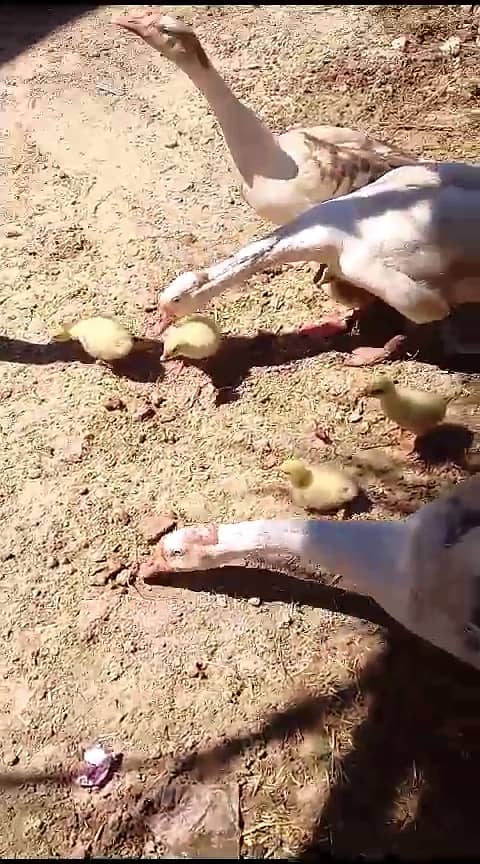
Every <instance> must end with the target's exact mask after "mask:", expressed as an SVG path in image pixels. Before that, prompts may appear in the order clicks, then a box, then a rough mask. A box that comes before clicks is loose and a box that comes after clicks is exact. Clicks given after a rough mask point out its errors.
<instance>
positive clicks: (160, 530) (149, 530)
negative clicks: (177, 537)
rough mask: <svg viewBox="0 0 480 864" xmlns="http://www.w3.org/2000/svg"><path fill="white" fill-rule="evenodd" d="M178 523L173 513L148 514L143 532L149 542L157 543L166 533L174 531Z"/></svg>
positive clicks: (143, 525) (143, 524) (144, 521)
mask: <svg viewBox="0 0 480 864" xmlns="http://www.w3.org/2000/svg"><path fill="white" fill-rule="evenodd" d="M176 524H177V520H176V517H175V516H174V515H173V513H165V515H163V516H148V517H147V518H146V519H144V520H143V523H142V534H143V536H144V537H145V540H146V541H147V543H156V542H157V541H158V540H160V538H161V537H163V536H164V534H167V533H168V532H169V531H172V530H173V529H174V528H175V525H176Z"/></svg>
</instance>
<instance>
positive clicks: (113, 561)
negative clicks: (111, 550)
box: [105, 555, 125, 579]
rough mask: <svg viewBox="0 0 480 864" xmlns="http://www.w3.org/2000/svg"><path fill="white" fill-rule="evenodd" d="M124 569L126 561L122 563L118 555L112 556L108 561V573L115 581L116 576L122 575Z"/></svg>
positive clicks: (106, 567)
mask: <svg viewBox="0 0 480 864" xmlns="http://www.w3.org/2000/svg"><path fill="white" fill-rule="evenodd" d="M124 569H125V561H122V559H121V558H119V557H118V555H112V556H111V557H110V558H109V559H108V560H107V563H106V566H105V570H106V572H107V573H108V576H109V578H110V579H113V578H114V577H115V576H117V574H118V573H120V572H121V571H122V570H124Z"/></svg>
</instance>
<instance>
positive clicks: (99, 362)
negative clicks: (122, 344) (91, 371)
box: [95, 357, 115, 375]
mask: <svg viewBox="0 0 480 864" xmlns="http://www.w3.org/2000/svg"><path fill="white" fill-rule="evenodd" d="M95 365H96V366H100V368H101V369H108V371H109V372H111V373H112V374H113V375H114V374H115V370H114V368H113V366H112V365H111V364H110V363H107V361H106V360H100V358H98V357H97V359H96V360H95Z"/></svg>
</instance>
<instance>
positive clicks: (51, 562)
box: [46, 555, 60, 570]
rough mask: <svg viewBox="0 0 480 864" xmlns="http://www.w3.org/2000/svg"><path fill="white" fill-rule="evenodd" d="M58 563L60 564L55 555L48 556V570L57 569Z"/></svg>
mask: <svg viewBox="0 0 480 864" xmlns="http://www.w3.org/2000/svg"><path fill="white" fill-rule="evenodd" d="M59 563H60V562H59V560H58V558H56V557H55V555H49V556H48V558H47V561H46V564H47V568H48V570H53V569H54V568H55V567H58V565H59Z"/></svg>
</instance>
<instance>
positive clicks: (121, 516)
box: [112, 507, 130, 527]
mask: <svg viewBox="0 0 480 864" xmlns="http://www.w3.org/2000/svg"><path fill="white" fill-rule="evenodd" d="M112 518H113V521H114V522H117V523H118V525H122V526H123V527H125V526H126V525H128V524H129V523H130V513H128V511H127V510H124V509H123V507H119V508H118V510H113V511H112Z"/></svg>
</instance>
